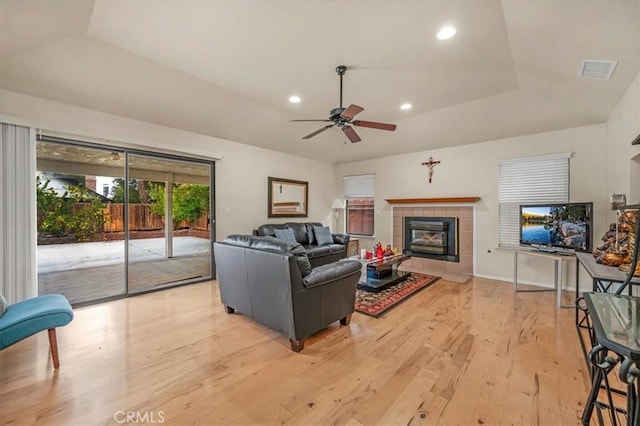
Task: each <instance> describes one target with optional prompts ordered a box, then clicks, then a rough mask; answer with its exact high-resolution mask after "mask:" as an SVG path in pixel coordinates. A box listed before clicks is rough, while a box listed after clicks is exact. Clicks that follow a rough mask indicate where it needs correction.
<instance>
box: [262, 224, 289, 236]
mask: <svg viewBox="0 0 640 426" xmlns="http://www.w3.org/2000/svg"><path fill="white" fill-rule="evenodd" d="M286 228H287V225H285V224H284V223H267V224H266V225H260V226H259V227H258V235H260V236H261V237H275V236H276V233H275V230H276V229H286Z"/></svg>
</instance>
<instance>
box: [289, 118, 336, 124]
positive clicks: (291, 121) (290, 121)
mask: <svg viewBox="0 0 640 426" xmlns="http://www.w3.org/2000/svg"><path fill="white" fill-rule="evenodd" d="M294 121H321V122H323V123H324V122H329V121H331V120H313V119H311V120H289V123H293V122H294Z"/></svg>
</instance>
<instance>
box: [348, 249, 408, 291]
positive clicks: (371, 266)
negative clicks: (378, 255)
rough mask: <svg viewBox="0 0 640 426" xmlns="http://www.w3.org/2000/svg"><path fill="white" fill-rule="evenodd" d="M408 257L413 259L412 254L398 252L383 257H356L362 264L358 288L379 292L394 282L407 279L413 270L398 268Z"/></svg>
mask: <svg viewBox="0 0 640 426" xmlns="http://www.w3.org/2000/svg"><path fill="white" fill-rule="evenodd" d="M407 259H411V256H407V255H405V254H396V255H394V256H387V257H383V258H382V259H360V258H357V257H356V260H358V261H359V262H360V263H361V264H362V273H361V274H360V280H359V281H358V288H359V289H361V290H366V291H371V292H378V291H382V290H383V289H384V288H386V287H388V286H390V285H392V284H396V283H399V282H400V281H403V280H405V279H407V278H408V277H410V276H411V272H406V271H399V270H398V266H399V265H400V264H401V263H402V262H404V261H405V260H407Z"/></svg>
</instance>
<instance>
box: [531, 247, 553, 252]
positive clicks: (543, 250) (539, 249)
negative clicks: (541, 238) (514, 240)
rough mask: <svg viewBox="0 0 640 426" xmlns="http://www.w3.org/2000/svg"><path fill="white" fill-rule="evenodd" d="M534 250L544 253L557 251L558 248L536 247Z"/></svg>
mask: <svg viewBox="0 0 640 426" xmlns="http://www.w3.org/2000/svg"><path fill="white" fill-rule="evenodd" d="M533 250H534V251H539V252H542V253H557V252H558V250H556V249H554V248H551V247H536V248H534V249H533Z"/></svg>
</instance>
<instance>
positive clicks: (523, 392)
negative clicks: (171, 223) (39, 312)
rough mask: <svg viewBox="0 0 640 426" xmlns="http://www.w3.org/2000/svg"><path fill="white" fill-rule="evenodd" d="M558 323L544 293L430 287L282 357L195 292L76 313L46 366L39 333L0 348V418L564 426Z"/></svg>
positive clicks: (579, 397) (563, 337)
mask: <svg viewBox="0 0 640 426" xmlns="http://www.w3.org/2000/svg"><path fill="white" fill-rule="evenodd" d="M573 318H574V311H573V309H557V308H556V307H555V303H554V293H551V292H550V293H518V294H514V293H513V291H512V288H511V286H510V285H509V284H508V283H503V282H496V281H491V280H485V279H480V278H473V279H472V280H470V281H469V282H468V283H467V284H457V283H452V282H448V281H444V280H440V281H439V282H437V283H435V284H434V285H432V286H431V287H429V288H427V289H425V290H423V291H422V292H420V293H419V294H417V295H415V296H414V297H413V298H411V299H409V300H408V301H406V302H404V303H403V304H402V305H400V306H398V307H396V308H395V309H393V310H391V311H389V312H388V313H387V314H386V315H385V316H384V317H381V318H378V319H375V318H370V317H367V316H364V315H361V314H358V313H356V314H354V315H353V319H352V321H351V324H350V326H347V327H339V325H338V323H336V324H335V325H334V326H332V327H330V328H328V329H326V330H324V331H323V332H321V333H319V334H318V335H316V336H314V337H313V338H311V339H309V340H308V341H307V344H306V346H305V349H304V350H303V351H302V352H301V353H299V354H296V353H293V352H292V351H291V350H290V349H289V342H288V340H287V338H285V337H283V336H281V335H280V334H278V333H276V332H273V331H271V330H268V329H266V328H264V327H262V326H260V325H258V324H256V323H254V322H253V321H251V320H250V319H248V318H246V317H243V316H241V315H237V314H234V315H227V314H225V313H224V311H223V307H222V305H221V304H220V301H219V296H218V287H217V283H216V282H215V281H213V282H209V283H202V284H195V285H191V286H186V287H181V288H175V289H171V290H166V291H162V292H157V293H152V294H146V295H143V296H138V297H133V298H130V299H126V300H119V301H115V302H109V303H104V304H101V305H94V306H89V307H84V308H79V309H76V310H75V319H74V320H73V322H72V323H71V324H69V325H68V326H67V327H63V328H61V329H59V330H58V345H59V350H60V363H61V366H60V370H59V371H57V372H54V370H53V367H52V362H51V359H50V355H49V352H48V341H47V333H40V334H39V335H37V336H34V337H31V338H29V339H27V340H24V341H22V342H20V343H18V344H16V345H14V346H12V347H10V348H8V349H5V350H4V351H1V352H0V423H1V424H9V425H13V424H56V425H71V424H78V425H89V424H118V423H119V422H120V421H121V420H123V419H124V418H125V416H126V412H132V413H134V414H133V415H136V416H138V417H131V418H130V420H133V421H134V422H135V421H136V420H137V421H140V420H147V422H148V423H152V422H154V421H155V422H156V424H158V423H160V420H162V421H164V424H180V425H182V424H204V425H213V424H224V425H229V424H237V425H253V424H266V425H272V424H273V425H275V424H292V425H314V424H319V425H325V424H338V425H360V424H362V425H374V424H377V425H407V424H411V425H419V424H424V425H478V424H485V425H510V424H516V425H545V426H548V425H577V424H579V418H580V415H581V412H582V406H583V405H584V401H585V399H586V395H587V389H588V386H587V385H588V383H587V373H586V369H585V365H584V360H583V358H582V355H581V352H580V349H579V344H578V339H577V335H576V330H575V326H574V322H573ZM123 412H124V413H123ZM145 416H146V417H145Z"/></svg>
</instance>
